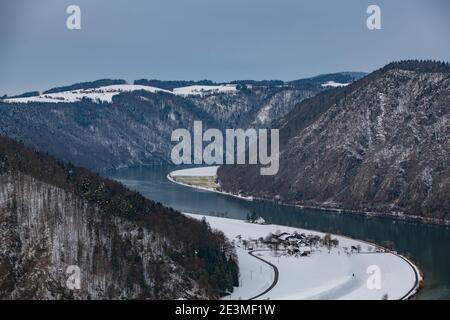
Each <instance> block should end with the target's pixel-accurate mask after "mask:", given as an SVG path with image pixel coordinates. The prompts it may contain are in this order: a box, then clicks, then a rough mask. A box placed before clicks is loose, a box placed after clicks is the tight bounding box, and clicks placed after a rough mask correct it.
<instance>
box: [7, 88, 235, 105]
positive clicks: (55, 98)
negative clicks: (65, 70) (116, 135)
mask: <svg viewBox="0 0 450 320" xmlns="http://www.w3.org/2000/svg"><path fill="white" fill-rule="evenodd" d="M138 90H144V91H147V92H152V93H155V92H166V93H170V94H175V95H181V96H187V95H202V94H204V93H233V92H235V91H237V89H236V86H235V85H218V86H188V87H181V88H175V89H174V90H173V91H169V90H164V89H160V88H156V87H151V86H144V85H134V84H121V85H111V86H103V87H98V88H91V89H80V90H71V91H63V92H57V93H48V94H41V95H38V96H34V97H24V98H10V99H5V100H4V101H5V102H8V103H27V102H50V103H58V102H65V103H69V102H77V101H81V100H82V99H83V98H88V99H91V100H93V101H96V102H112V98H113V97H114V96H116V95H118V94H120V93H122V92H132V91H138Z"/></svg>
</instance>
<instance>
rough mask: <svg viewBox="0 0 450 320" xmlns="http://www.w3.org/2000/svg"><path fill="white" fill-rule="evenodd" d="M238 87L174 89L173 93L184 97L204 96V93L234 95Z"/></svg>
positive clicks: (220, 86) (231, 85) (230, 85)
mask: <svg viewBox="0 0 450 320" xmlns="http://www.w3.org/2000/svg"><path fill="white" fill-rule="evenodd" d="M236 91H237V89H236V85H234V84H226V85H218V86H198V85H196V86H188V87H181V88H174V89H173V93H175V94H177V95H182V96H188V95H202V94H204V93H233V92H236Z"/></svg>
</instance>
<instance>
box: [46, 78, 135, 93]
mask: <svg viewBox="0 0 450 320" xmlns="http://www.w3.org/2000/svg"><path fill="white" fill-rule="evenodd" d="M126 83H127V82H126V81H125V80H122V79H116V80H112V79H100V80H96V81H90V82H81V83H76V84H72V85H69V86H63V87H57V88H53V89H50V90H47V91H44V92H43V94H49V93H57V92H64V91H73V90H80V89H91V88H97V87H104V86H111V85H119V84H126Z"/></svg>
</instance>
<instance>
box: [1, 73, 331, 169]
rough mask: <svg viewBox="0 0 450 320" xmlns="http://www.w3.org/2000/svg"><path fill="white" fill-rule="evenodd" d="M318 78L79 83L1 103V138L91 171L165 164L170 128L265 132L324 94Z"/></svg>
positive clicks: (167, 159)
mask: <svg viewBox="0 0 450 320" xmlns="http://www.w3.org/2000/svg"><path fill="white" fill-rule="evenodd" d="M333 77H334V78H333V79H337V78H336V77H335V76H333ZM318 79H319V80H318V82H317V81H316V82H314V81H313V82H314V83H315V84H314V85H311V83H312V82H311V81H312V80H311V81H308V84H307V85H305V86H303V85H301V84H298V85H295V86H294V85H287V84H283V85H280V83H279V82H277V81H275V82H272V81H254V82H252V81H242V82H239V83H227V84H215V83H212V82H210V81H208V80H205V81H198V82H183V81H181V82H180V81H158V80H139V81H136V82H135V84H133V85H131V84H123V80H109V79H106V80H98V81H94V82H86V83H80V84H75V85H72V86H66V87H61V88H55V89H51V90H48V91H46V93H42V94H39V95H35V96H32V95H31V96H30V95H26V96H25V97H19V98H8V99H5V100H3V101H0V133H2V134H5V135H8V136H10V137H12V138H14V139H17V140H20V141H22V142H23V143H25V144H26V145H27V146H30V147H33V148H37V149H38V150H41V151H45V152H49V153H50V154H52V155H54V156H56V157H58V158H59V159H62V160H65V161H70V162H72V163H74V164H77V165H80V166H83V167H86V168H89V169H92V170H96V171H102V170H108V169H114V168H120V167H124V166H135V165H141V164H152V163H167V162H170V151H171V148H172V146H173V143H172V142H171V140H170V137H171V133H172V131H173V130H175V129H178V128H186V129H191V128H192V126H193V121H195V120H202V121H203V123H204V126H205V128H218V129H226V128H248V127H270V126H271V124H272V122H273V121H276V120H277V119H279V118H280V117H282V116H284V115H286V114H287V113H288V112H290V111H291V110H292V109H293V108H294V106H295V105H296V104H297V103H298V102H300V101H303V100H304V99H308V98H311V97H313V96H314V95H316V94H317V93H319V92H322V91H325V90H328V88H327V87H323V86H322V84H323V83H322V82H321V81H328V80H330V79H331V78H329V77H321V78H318ZM150 85H153V86H150ZM179 85H183V86H182V87H179ZM184 85H187V86H184ZM175 86H176V87H175Z"/></svg>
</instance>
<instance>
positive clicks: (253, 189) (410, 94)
mask: <svg viewBox="0 0 450 320" xmlns="http://www.w3.org/2000/svg"><path fill="white" fill-rule="evenodd" d="M279 126H280V129H281V132H280V136H281V138H280V139H281V148H280V170H279V172H278V174H277V175H275V176H271V177H270V176H266V177H263V176H260V175H259V169H258V168H256V167H255V166H243V167H240V166H234V167H233V166H230V167H222V168H221V169H220V170H219V178H220V182H221V185H222V187H223V188H224V189H225V190H228V191H232V192H242V193H244V194H248V195H254V196H258V197H262V198H267V199H273V200H279V201H283V202H287V203H291V204H298V205H311V206H324V207H330V208H342V209H351V210H358V211H375V212H383V213H392V214H396V215H405V216H409V217H419V218H422V219H423V220H427V221H436V222H443V221H444V220H450V68H449V66H448V65H446V64H440V63H433V62H417V61H406V62H400V63H393V64H390V65H388V66H386V67H385V68H383V69H381V70H378V71H376V72H374V73H372V74H370V75H369V76H367V77H365V78H364V79H362V80H359V81H357V82H355V83H353V84H352V85H350V86H348V87H346V88H340V89H336V90H334V91H331V92H326V93H323V94H320V95H318V96H316V97H314V98H312V99H310V100H307V101H304V102H303V103H300V104H299V105H298V106H297V107H296V108H295V109H294V110H293V111H292V112H291V113H290V114H289V115H288V116H286V118H285V119H284V120H283V121H281V123H280V124H279Z"/></svg>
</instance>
